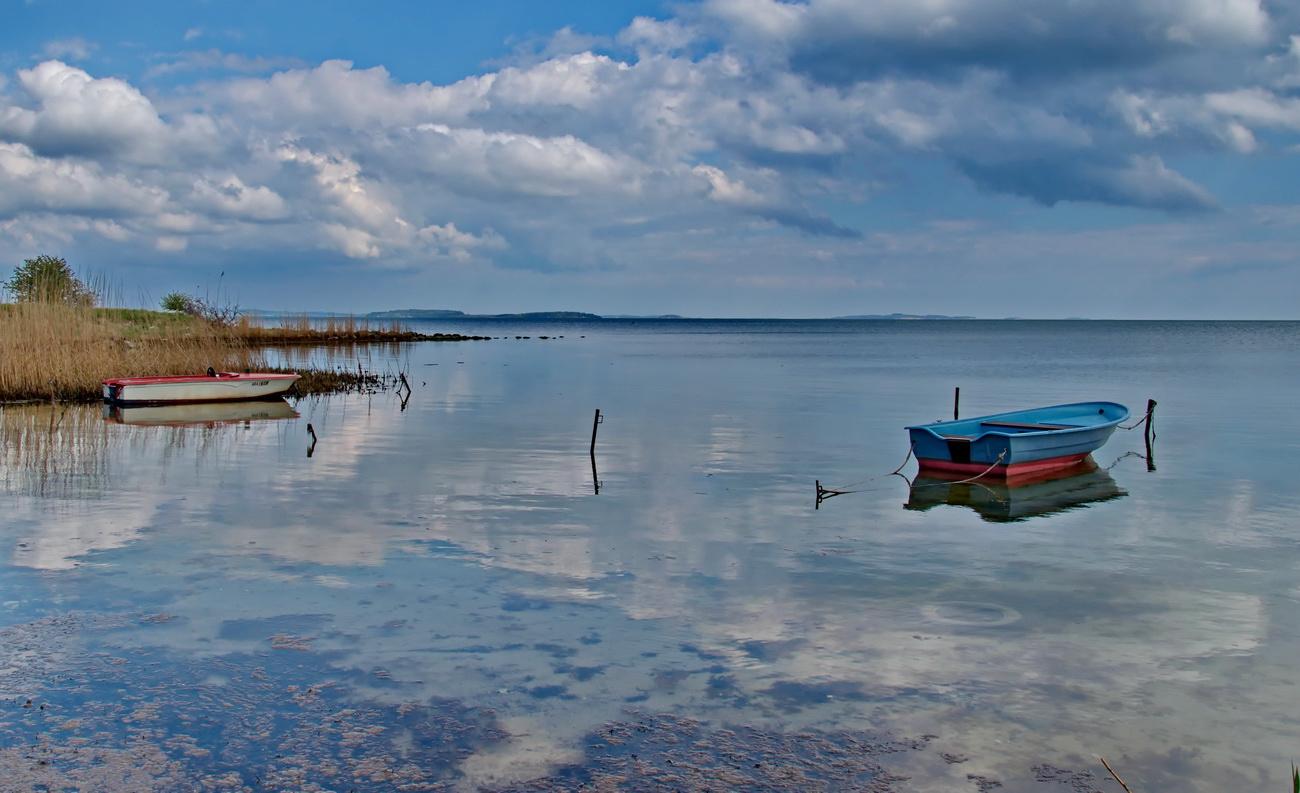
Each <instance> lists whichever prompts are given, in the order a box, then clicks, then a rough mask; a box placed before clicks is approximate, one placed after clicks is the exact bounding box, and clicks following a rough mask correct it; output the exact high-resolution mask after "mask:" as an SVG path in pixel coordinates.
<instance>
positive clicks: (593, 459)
mask: <svg viewBox="0 0 1300 793" xmlns="http://www.w3.org/2000/svg"><path fill="white" fill-rule="evenodd" d="M602 421H604V418H603V417H602V416H601V415H600V408H596V418H595V420H594V421H593V422H592V424H591V449H590V453H591V481H592V483H593V484H594V485H595V488H596V495H600V474H598V473H597V472H596V430H597V429H598V428H599V427H600V423H601V422H602Z"/></svg>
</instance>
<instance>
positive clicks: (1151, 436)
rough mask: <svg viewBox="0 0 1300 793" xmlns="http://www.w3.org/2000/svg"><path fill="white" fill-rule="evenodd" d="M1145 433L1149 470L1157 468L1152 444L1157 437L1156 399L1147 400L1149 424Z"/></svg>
mask: <svg viewBox="0 0 1300 793" xmlns="http://www.w3.org/2000/svg"><path fill="white" fill-rule="evenodd" d="M1143 434H1144V435H1145V436H1146V442H1147V470H1148V471H1154V470H1156V458H1155V455H1154V454H1153V453H1152V451H1151V444H1152V443H1153V442H1154V441H1155V439H1156V401H1155V400H1154V399H1148V400H1147V426H1146V428H1145V430H1144V433H1143Z"/></svg>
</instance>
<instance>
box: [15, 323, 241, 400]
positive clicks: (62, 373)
mask: <svg viewBox="0 0 1300 793" xmlns="http://www.w3.org/2000/svg"><path fill="white" fill-rule="evenodd" d="M262 364H263V361H262V360H261V358H260V356H258V355H257V354H256V353H255V352H254V351H253V350H251V349H250V348H249V347H248V345H247V344H246V343H245V342H244V341H243V340H242V339H240V338H239V337H238V336H237V335H236V334H234V333H233V332H232V331H231V329H229V328H224V327H222V326H219V325H214V324H211V323H206V322H201V321H196V320H193V319H191V318H188V317H179V316H175V315H170V314H164V313H159V312H149V311H129V310H119V309H92V308H84V307H83V308H75V307H69V306H63V305H58V304H53V303H15V304H5V305H0V400H7V401H12V400H25V399H51V398H57V399H61V400H64V399H67V400H78V401H80V400H90V399H97V398H99V395H100V383H99V381H100V380H103V379H106V378H110V377H132V376H148V375H167V374H182V373H195V372H202V371H205V370H206V369H207V368H208V367H209V366H211V367H213V368H215V369H222V370H236V371H238V370H242V369H245V368H262Z"/></svg>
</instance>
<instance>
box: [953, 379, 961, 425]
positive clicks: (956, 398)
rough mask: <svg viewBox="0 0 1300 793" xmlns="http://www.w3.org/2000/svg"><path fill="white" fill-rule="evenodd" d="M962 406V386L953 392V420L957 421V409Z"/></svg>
mask: <svg viewBox="0 0 1300 793" xmlns="http://www.w3.org/2000/svg"><path fill="white" fill-rule="evenodd" d="M960 404H961V386H957V387H956V388H954V389H953V390H952V420H953V421H956V420H957V407H958V405H960Z"/></svg>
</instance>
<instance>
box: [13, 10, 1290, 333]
mask: <svg viewBox="0 0 1300 793" xmlns="http://www.w3.org/2000/svg"><path fill="white" fill-rule="evenodd" d="M1298 133H1300V7H1298V6H1297V5H1296V4H1294V3H1277V2H1260V0H1180V2H1176V3H1171V2H1168V0H1077V1H1076V2H1071V3H1064V2H1054V1H1050V2H1049V1H1048V0H926V2H917V0H805V1H804V2H783V1H782V0H702V2H686V3H658V2H608V3H599V4H596V3H586V2H583V3H566V2H552V3H536V2H522V1H520V0H482V1H481V2H477V3H473V4H453V3H439V2H427V3H407V2H370V3H364V4H363V3H356V2H341V1H340V2H313V3H304V2H296V1H295V2H259V3H256V4H255V3H245V2H221V3H217V2H188V1H187V0H177V1H176V2H168V3H161V2H140V1H138V0H137V1H136V2H114V3H94V2H71V1H70V0H31V1H30V2H13V1H12V0H0V271H7V267H8V265H4V264H3V263H4V262H11V263H12V264H13V265H17V264H18V263H20V262H21V261H22V260H23V259H25V258H30V257H32V256H35V255H38V254H42V253H48V254H52V255H59V256H64V257H65V258H67V259H68V261H69V263H70V264H72V265H73V267H74V268H76V269H77V270H78V272H80V273H83V274H86V275H93V276H95V277H97V278H99V279H101V280H105V281H107V282H109V283H110V284H112V286H113V288H114V290H115V292H117V293H118V294H120V295H122V296H123V297H122V300H124V301H125V302H132V303H150V302H156V301H157V299H158V298H159V297H161V296H162V295H163V294H165V293H167V292H170V291H173V290H181V291H189V292H194V291H198V292H199V293H201V294H203V293H210V292H211V291H212V290H215V289H216V288H217V287H218V286H220V288H221V289H222V290H223V292H224V293H229V294H230V295H231V296H232V299H234V300H235V301H236V302H238V303H239V304H240V305H241V306H244V307H250V308H251V307H256V308H265V309H283V310H290V311H337V312H366V311H372V310H383V309H389V308H453V309H460V310H464V311H468V312H484V313H498V312H514V311H544V310H581V311H591V312H596V313H607V314H659V313H677V314H684V315H688V316H787V317H820V316H840V315H849V314H872V313H892V312H904V313H940V314H962V315H975V316H983V317H1003V316H1026V317H1065V316H1088V317H1097V318H1112V317H1113V318H1207V319H1218V318H1245V319H1253V318H1259V319H1300V304H1298V303H1297V301H1296V299H1295V296H1296V295H1297V294H1300V261H1297V260H1298V259H1300V255H1298V254H1300V245H1298V244H1297V243H1300V233H1298V232H1300V189H1298V188H1297V185H1300V134H1298ZM223 273H224V275H223Z"/></svg>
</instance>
